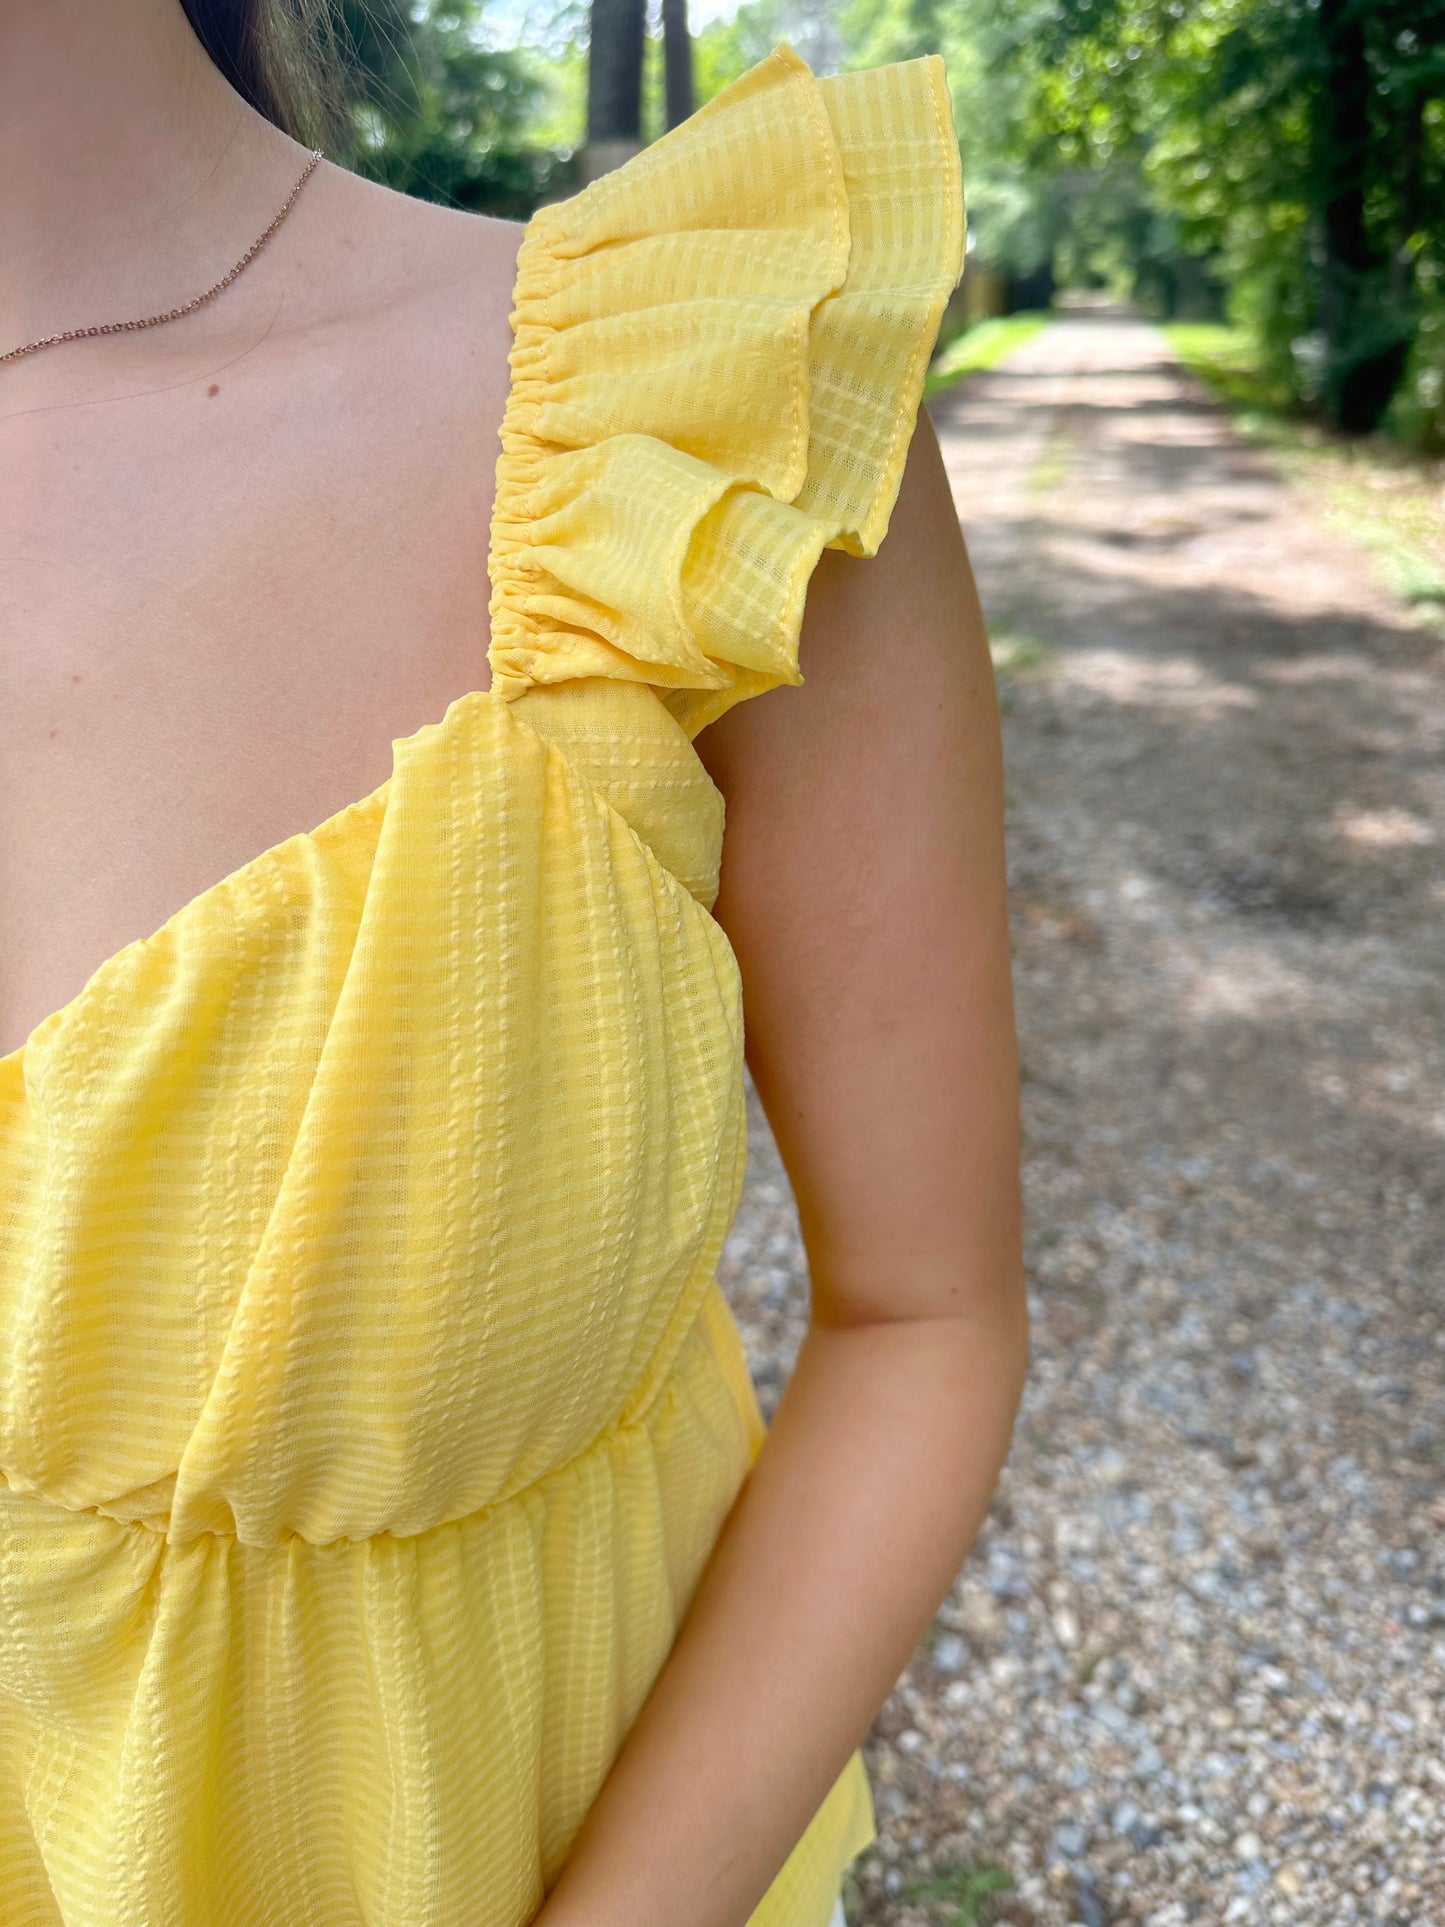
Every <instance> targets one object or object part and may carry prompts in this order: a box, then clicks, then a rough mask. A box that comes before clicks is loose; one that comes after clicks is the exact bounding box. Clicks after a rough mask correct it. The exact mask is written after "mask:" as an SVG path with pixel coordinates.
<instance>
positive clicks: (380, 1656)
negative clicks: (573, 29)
mask: <svg viewBox="0 0 1445 1927" xmlns="http://www.w3.org/2000/svg"><path fill="white" fill-rule="evenodd" d="M962 260H963V203H962V191H961V185H960V180H959V167H958V151H957V146H956V142H955V138H954V134H953V129H952V125H951V118H950V111H949V100H948V94H947V90H946V85H945V77H944V72H943V66H942V62H941V61H940V60H939V59H938V58H937V57H936V56H929V57H927V58H924V59H918V60H910V61H903V62H900V63H896V64H894V65H891V66H885V67H880V68H875V69H873V70H871V71H868V72H864V73H861V74H851V75H846V76H838V77H836V78H829V79H820V78H817V77H815V76H814V75H812V74H811V73H810V72H809V70H808V68H807V67H806V65H805V64H804V63H803V61H802V60H800V59H799V57H798V56H797V55H796V54H795V53H794V52H793V51H792V49H791V48H789V47H788V46H787V45H786V44H783V43H780V44H779V45H778V46H777V47H775V49H774V50H773V52H772V53H771V54H769V55H768V56H767V57H766V58H765V59H764V60H762V61H760V62H759V63H758V64H757V65H755V66H754V67H752V68H751V69H750V70H749V71H748V72H747V73H745V74H744V75H743V76H742V77H741V78H740V79H739V80H738V81H736V82H735V83H734V84H733V85H732V86H730V87H729V88H727V89H726V90H725V91H724V92H723V93H721V94H719V95H718V96H717V97H715V98H714V99H713V100H712V101H711V102H709V103H708V105H707V106H705V107H703V108H702V109H701V110H700V111H699V112H697V113H696V114H694V115H693V116H692V117H691V118H690V119H689V120H688V121H687V122H685V123H684V124H683V125H681V126H680V127H678V128H675V129H673V130H672V131H671V132H670V133H669V134H667V135H666V136H664V137H663V138H662V139H661V140H659V141H657V142H656V143H654V144H653V145H652V146H651V147H649V148H648V149H646V150H645V151H644V152H643V153H641V154H639V155H638V156H636V157H635V158H634V159H633V160H631V161H630V162H628V163H627V165H626V166H624V167H622V168H620V169H618V170H616V171H615V172H614V173H612V174H610V175H607V176H605V177H603V178H602V179H600V180H599V181H597V182H595V183H593V184H592V185H591V186H590V187H588V188H586V189H584V190H583V191H582V192H581V193H579V194H577V195H575V196H573V197H572V198H571V199H569V200H567V201H564V202H562V203H560V204H557V205H553V206H548V207H545V208H543V209H541V210H539V212H538V213H537V214H536V215H535V216H534V218H533V220H532V221H531V222H530V223H529V225H528V229H527V232H526V236H525V239H524V241H523V245H522V249H521V252H520V255H519V257H518V266H517V282H516V288H515V293H514V302H513V314H512V326H513V330H514V342H513V351H512V356H511V372H512V377H513V379H512V386H511V392H510V396H509V400H508V405H507V412H506V418H505V422H504V425H503V428H502V433H501V452H500V455H499V456H498V459H497V469H496V473H497V499H496V508H495V513H494V519H493V526H492V530H491V549H490V566H491V580H492V586H493V596H492V602H491V616H492V623H493V631H492V637H491V642H490V652H489V660H490V665H491V669H492V675H493V681H492V685H491V687H490V688H489V689H488V690H486V691H477V692H473V693H471V694H469V695H464V696H462V697H460V698H459V699H458V700H457V701H455V702H454V703H453V704H452V705H451V706H450V707H449V709H448V710H447V711H446V714H445V715H444V716H443V717H441V719H440V720H439V721H437V722H434V723H429V724H427V725H426V726H425V727H424V728H422V729H420V730H418V731H417V732H416V733H415V734H414V735H412V736H409V737H406V738H402V739H399V740H398V741H397V742H396V743H395V744H394V745H393V768H392V773H391V775H390V776H389V778H388V779H387V781H386V782H385V783H383V784H382V785H381V786H380V787H379V788H378V789H377V790H375V791H374V792H373V793H372V794H371V795H369V796H366V797H363V798H361V799H359V800H358V801H357V802H355V803H353V804H352V805H350V806H349V807H348V808H346V809H344V810H342V811H340V812H339V813H338V814H337V815H335V816H333V817H331V818H330V819H329V820H328V821H327V822H325V823H322V824H320V825H319V826H318V827H317V828H316V829H315V830H313V831H310V832H308V833H306V834H302V835H298V836H294V837H291V838H289V839H288V840H287V841H285V842H283V843H281V844H278V845H277V846H276V847H275V848H273V849H270V850H267V851H265V852H263V853H262V854H261V855H259V856H257V857H256V858H254V859H253V860H252V861H250V862H248V863H246V864H245V865H244V866H242V867H241V868H240V869H238V870H236V871H235V872H233V873H232V874H231V875H229V876H227V877H225V878H223V879H222V880H221V881H220V882H218V883H217V884H215V885H214V886H213V887H212V888H210V889H208V890H206V891H204V892H203V893H202V894H200V895H199V896H197V897H195V898H194V899H193V900H192V901H191V902H189V903H187V904H186V905H185V906H183V908H181V909H180V910H179V911H177V912H176V914H175V915H174V916H172V917H171V918H170V919H169V921H168V922H167V923H165V924H164V925H163V926H162V928H161V929H159V930H157V931H156V932H155V933H154V934H153V935H151V936H149V937H146V938H143V939H141V940H140V941H138V942H135V943H132V944H130V945H128V946H127V947H126V948H125V949H123V950H121V951H119V952H117V954H116V955H115V956H114V957H112V958H111V959H110V960H109V961H108V962H106V963H105V964H104V965H102V966H101V967H100V968H99V969H98V970H97V971H96V972H95V973H94V975H93V976H92V977H91V978H90V980H89V981H88V982H87V983H86V985H85V986H84V988H83V989H82V991H81V992H80V993H79V995H78V996H76V997H75V998H74V999H73V1000H72V1001H71V1002H70V1003H68V1004H67V1005H65V1006H64V1008H62V1009H61V1010H58V1011H56V1012H55V1013H54V1014H53V1015H52V1016H50V1017H48V1018H47V1019H45V1020H44V1021H43V1022H42V1023H41V1024H39V1025H38V1026H37V1027H36V1029H35V1030H34V1031H33V1032H32V1033H31V1035H30V1037H29V1038H28V1039H27V1041H26V1043H25V1044H24V1045H23V1046H22V1047H21V1048H20V1049H19V1050H17V1051H14V1052H12V1053H11V1054H10V1055H9V1056H8V1057H6V1058H4V1059H0V1341H3V1360H0V1472H3V1483H0V1927H59V1924H61V1923H63V1927H202V1923H204V1924H205V1927H353V1924H355V1927H362V1923H365V1924H366V1927H522V1923H524V1922H526V1921H528V1920H530V1919H531V1917H532V1916H533V1915H534V1914H535V1912H536V1911H537V1909H538V1907H539V1906H540V1905H541V1903H542V1901H543V1899H544V1897H545V1894H546V1891H547V1889H548V1888H549V1886H550V1885H551V1883H552V1882H553V1881H554V1880H555V1879H556V1876H557V1874H558V1872H559V1871H560V1869H561V1867H562V1864H563V1862H564V1860H565V1859H566V1856H567V1853H568V1850H569V1847H570V1845H571V1843H572V1840H573V1838H574V1836H575V1834H576V1831H577V1829H578V1827H579V1826H580V1824H581V1822H582V1819H583V1817H584V1816H585V1814H586V1812H587V1809H588V1806H589V1805H590V1803H591V1801H592V1800H593V1798H594V1796H595V1795H596V1792H597V1790H598V1787H599V1786H600V1784H601V1783H602V1780H603V1779H604V1777H605V1775H606V1773H607V1770H608V1767H609V1765H610V1763H611V1761H612V1759H613V1757H614V1756H615V1754H616V1752H617V1750H618V1748H619V1746H620V1745H621V1743H622V1741H623V1739H624V1738H625V1736H626V1733H627V1730H628V1727H629V1725H630V1723H631V1722H632V1720H633V1719H634V1718H635V1716H636V1714H637V1712H638V1709H639V1708H640V1706H641V1705H642V1703H643V1701H644V1699H645V1697H646V1695H647V1693H648V1690H649V1688H650V1686H651V1683H652V1681H653V1680H654V1679H655V1677H656V1675H657V1673H658V1670H659V1669H660V1667H661V1666H662V1664H663V1661H664V1660H665V1658H666V1655H667V1652H668V1649H669V1647H670V1645H671V1643H672V1641H673V1639H674V1638H675V1636H676V1633H677V1629H678V1627H679V1625H680V1623H681V1620H682V1618H683V1615H684V1613H685V1612H686V1609H687V1607H688V1604H689V1600H690V1598H691V1595H692V1593H693V1590H694V1588H695V1586H696V1583H697V1580H698V1578H699V1575H700V1574H701V1572H702V1569H703V1567H704V1565H705V1563H706V1561H707V1558H708V1554H709V1552H710V1550H711V1548H712V1546H713V1544H714V1542H715V1540H716V1537H717V1534H718V1532H719V1531H720V1529H721V1526H722V1523H723V1520H724V1518H725V1517H726V1515H727V1512H728V1509H729V1507H730V1506H731V1504H732V1502H733V1499H734V1497H735V1495H736V1493H737V1491H738V1489H739V1487H740V1485H741V1483H742V1481H743V1479H744V1478H745V1477H746V1474H747V1472H748V1469H749V1467H750V1465H751V1464H752V1462H753V1460H754V1459H755V1457H756V1455H757V1452H758V1450H759V1448H760V1447H761V1444H762V1441H763V1437H764V1427H763V1421H762V1418H761V1415H760V1412H759V1408H758V1406H757V1403H756V1400H755V1398H754V1395H753V1388H752V1385H751V1383H750V1381H749V1377H748V1370H747V1365H746V1361H745V1358H744V1355H743V1350H742V1346H741V1342H740V1339H739V1335H738V1331H737V1327H736V1325H735V1324H734V1322H733V1320H732V1317H731V1314H730V1313H729V1311H728V1309H727V1306H726V1304H725V1302H724V1300H723V1298H722V1296H721V1294H720V1291H719V1287H718V1284H717V1281H716V1276H715V1267H716V1263H717V1260H718V1256H719V1253H720V1250H721V1247H722V1244H723V1240H724V1238H725V1236H726V1233H727V1230H728V1227H729V1224H730V1222H731V1220H732V1217H733V1214H734V1211H735V1209H736V1206H737V1201H738V1195H739V1189H740V1186H741V1182H742V1174H743V1164H744V1154H745V1110H744V1102H743V1058H742V1015H741V1009H742V1006H741V995H740V982H739V976H738V970H737V965H736V961H735V959H734V956H733V953H732V950H731V948H730V946H729V944H728V943H727V941H726V938H725V937H724V934H723V932H722V930H721V928H720V926H719V925H718V924H717V923H716V922H715V920H714V918H713V917H712V915H711V910H712V906H713V903H714V901H715V898H716V891H717V883H718V870H719V863H720V858H721V848H722V831H723V808H722V798H721V796H720V794H719V793H718V792H717V790H716V789H715V788H714V786H713V785H712V783H711V782H710V781H709V779H708V777H707V775H706V772H705V770H704V769H703V766H702V764H701V762H700V760H699V758H698V756H697V754H696V751H695V749H694V747H693V740H692V739H693V738H694V737H695V736H696V734H697V732H698V730H699V729H701V728H702V727H703V726H704V725H705V724H706V723H707V722H709V721H711V720H712V719H713V718H714V717H716V716H718V715H720V714H721V713H722V712H723V711H724V710H725V709H726V708H727V707H728V706H729V705H730V704H731V703H733V702H735V701H737V700H739V699H741V698H743V697H747V696H751V695H754V694H756V693H758V692H760V691H762V690H764V689H767V688H770V687H772V686H773V685H775V684H777V683H780V682H793V683H797V682H800V681H801V680H802V677H801V673H800V670H799V667H798V637H799V627H800V623H801V618H802V607H803V596H804V592H805V589H806V586H807V580H808V576H809V573H810V571H811V569H812V568H813V566H814V565H815V563H816V561H817V558H818V556H819V554H820V553H821V551H822V549H823V548H825V547H829V546H831V547H838V548H845V549H848V550H850V551H851V552H852V553H855V554H864V555H866V554H871V553H873V552H874V551H875V550H876V547H877V545H878V543H879V541H880V540H881V539H882V537H883V534H884V532H885V530H886V528H887V524H888V520H889V515H890V512H891V509H892V506H893V503H894V501H895V499H896V495H897V490H898V484H899V480H900V476H901V471H902V466H903V461H904V457H905V453H906V449H907V445H908V440H909V437H910V434H911V430H912V424H913V420H914V417H915V413H916V409H917V406H918V402H919V397H920V392H921V384H922V379H923V374H924V369H925V365H926V363H927V360H928V357H929V354H930V351H931V348H932V346H933V343H934V340H935V338H936V333H937V328H938V323H939V319H940V316H941V313H942V310H943V305H944V302H945V301H946V299H947V297H948V294H949V292H950V290H951V289H952V288H953V286H954V284H955V283H956V281H957V279H958V275H959V273H960V271H961V268H962ZM873 1829H874V1815H873V1809H872V1805H871V1801H870V1796H869V1787H868V1782H867V1778H866V1776H865V1773H864V1770H863V1765H862V1760H861V1756H860V1755H857V1754H855V1755H854V1756H853V1757H852V1759H851V1760H850V1761H849V1763H848V1765H847V1767H846V1769H845V1770H844V1771H843V1773H842V1774H841V1775H840V1777H839V1779H838V1780H837V1782H836V1783H835V1785H834V1786H833V1788H832V1789H831V1791H830V1793H829V1794H828V1797H827V1798H826V1800H825V1801H824V1802H823V1804H822V1806H821V1807H820V1808H819V1810H818V1812H817V1813H816V1815H815V1816H814V1818H813V1820H812V1822H811V1824H810V1825H809V1826H808V1828H807V1830H806V1832H805V1833H804V1834H803V1836H802V1837H801V1839H800V1840H799V1841H798V1843H797V1846H796V1849H795V1850H794V1852H793V1853H792V1854H791V1855H790V1857H789V1858H788V1861H787V1863H786V1865H785V1866H784V1867H783V1868H782V1870H781V1872H780V1873H779V1874H778V1876H777V1879H776V1880H775V1882H774V1883H773V1885H772V1887H771V1889H770V1891H769V1892H768V1894H767V1896H766V1898H765V1899H764V1900H763V1902H762V1904H761V1905H760V1906H759V1908H758V1909H757V1911H756V1913H755V1915H754V1918H753V1927H826V1923H827V1922H828V1920H829V1916H830V1912H831V1911H832V1909H833V1907H834V1904H835V1899H836V1896H837V1894H838V1889H839V1876H840V1873H841V1870H842V1868H843V1867H844V1866H845V1865H846V1864H847V1862H848V1860H849V1859H850V1858H851V1857H852V1856H853V1855H854V1854H856V1853H857V1852H858V1851H859V1849H860V1848H862V1847H863V1846H864V1845H866V1844H867V1843H868V1842H869V1841H870V1840H871V1839H872V1838H873Z"/></svg>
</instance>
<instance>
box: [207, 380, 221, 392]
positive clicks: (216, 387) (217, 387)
mask: <svg viewBox="0 0 1445 1927" xmlns="http://www.w3.org/2000/svg"><path fill="white" fill-rule="evenodd" d="M220 392H221V384H220V383H219V382H218V381H213V382H212V383H211V385H210V387H209V388H208V389H207V390H206V393H207V394H208V395H219V394H220Z"/></svg>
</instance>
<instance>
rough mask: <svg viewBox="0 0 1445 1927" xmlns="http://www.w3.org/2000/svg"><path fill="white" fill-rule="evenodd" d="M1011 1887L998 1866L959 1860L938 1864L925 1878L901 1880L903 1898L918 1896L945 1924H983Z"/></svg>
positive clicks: (973, 1926)
mask: <svg viewBox="0 0 1445 1927" xmlns="http://www.w3.org/2000/svg"><path fill="white" fill-rule="evenodd" d="M1012 1887H1013V1880H1012V1878H1011V1877H1010V1876H1009V1875H1008V1874H1007V1873H1006V1872H1005V1871H1004V1869H1003V1868H1002V1867H971V1866H969V1865H967V1864H966V1863H965V1862H963V1861H955V1862H952V1863H949V1864H947V1865H945V1866H942V1867H940V1868H939V1869H938V1871H937V1872H936V1873H935V1874H933V1875H931V1876H930V1877H929V1878H928V1879H926V1880H914V1881H910V1882H908V1883H906V1884H905V1886H904V1889H903V1898H904V1899H905V1900H907V1901H914V1900H921V1901H924V1902H926V1903H929V1905H928V1911H929V1913H930V1914H931V1915H932V1916H933V1918H934V1919H935V1920H939V1921H943V1922H946V1923H947V1927H985V1923H987V1922H989V1921H992V1920H996V1919H997V1918H998V1906H999V1903H1000V1901H1001V1899H1002V1897H1003V1895H1005V1894H1006V1893H1008V1892H1010V1891H1011V1889H1012Z"/></svg>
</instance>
